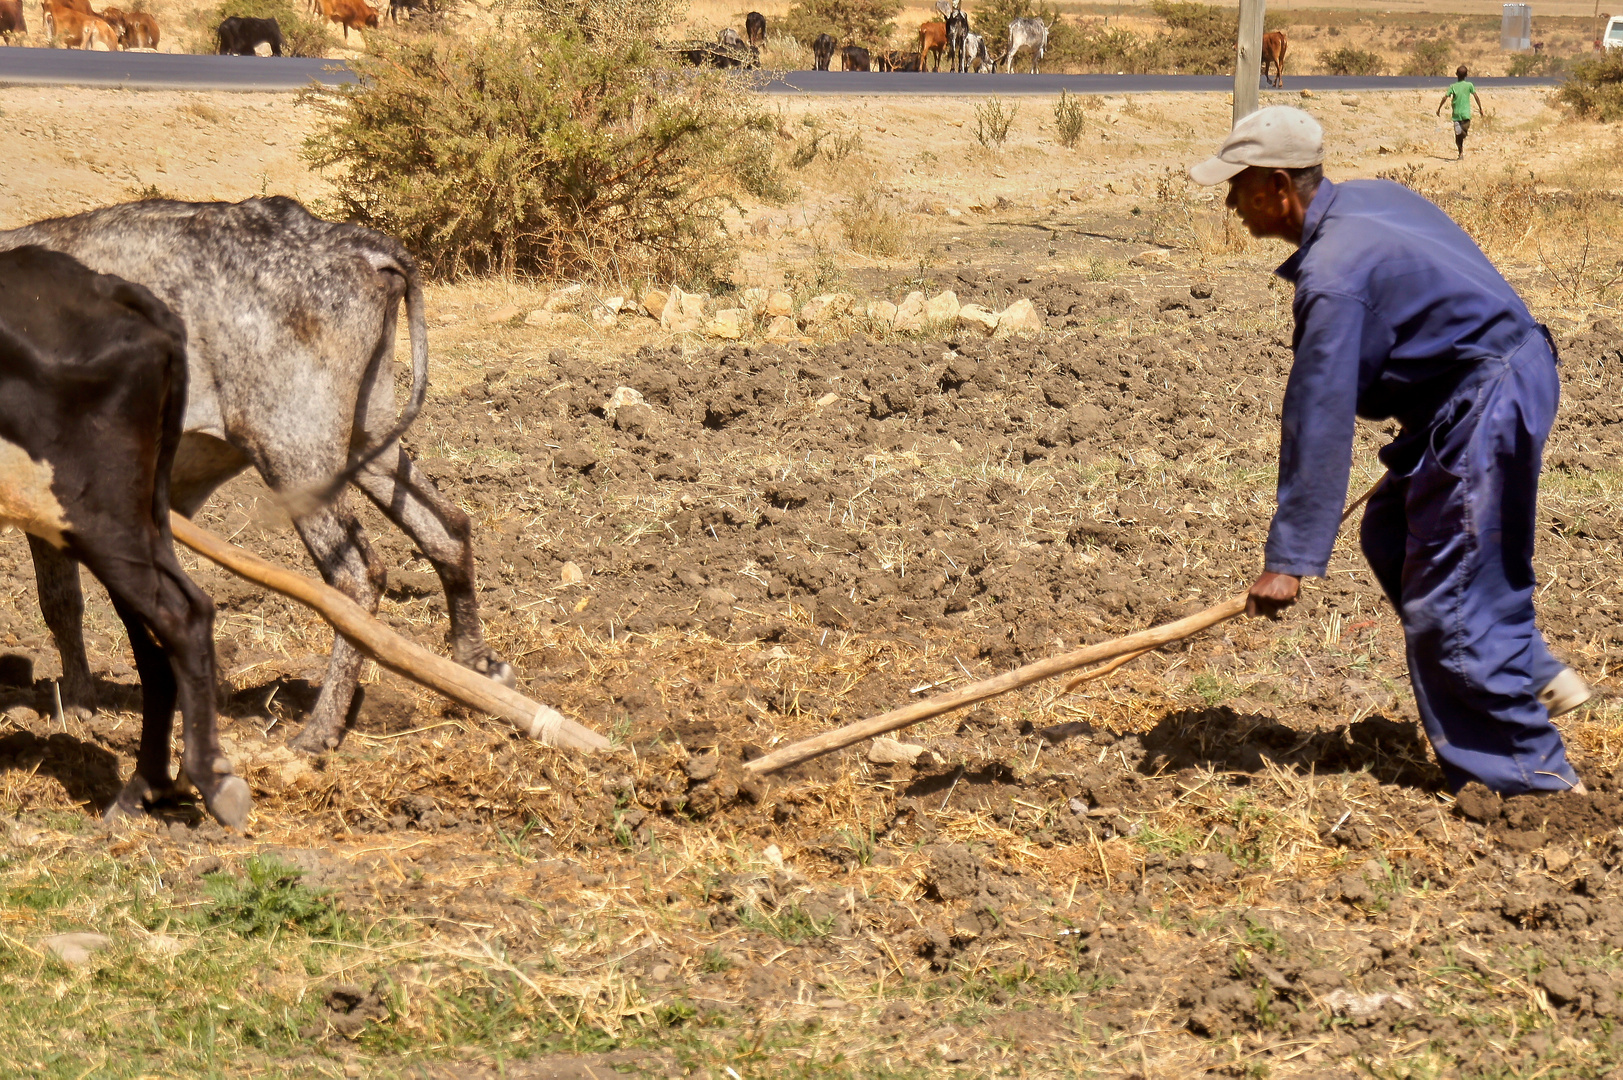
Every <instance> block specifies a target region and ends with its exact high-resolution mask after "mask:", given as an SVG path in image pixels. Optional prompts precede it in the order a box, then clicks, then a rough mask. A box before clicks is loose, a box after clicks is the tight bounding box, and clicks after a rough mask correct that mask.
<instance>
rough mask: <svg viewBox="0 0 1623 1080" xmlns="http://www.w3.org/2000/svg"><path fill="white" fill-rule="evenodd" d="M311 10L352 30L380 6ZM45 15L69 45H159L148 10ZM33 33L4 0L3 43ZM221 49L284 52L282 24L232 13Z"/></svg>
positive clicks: (63, 1)
mask: <svg viewBox="0 0 1623 1080" xmlns="http://www.w3.org/2000/svg"><path fill="white" fill-rule="evenodd" d="M421 4H422V0H389V12H388V13H389V17H390V18H391V19H393V20H395V21H397V22H398V21H399V19H400V14H401V12H403V11H404V12H408V13H409V12H410V11H411V10H413V9H415V8H418V7H420V6H421ZM308 12H309V14H310V15H311V16H312V17H314V16H316V15H318V14H319V15H320V17H321V18H322V19H324V20H325V21H327V22H331V23H336V24H338V25H339V26H341V27H343V28H344V39H345V40H346V41H347V40H348V39H349V32H350V31H351V30H364V29H370V28H374V27H376V26H377V25H378V9H377V8H374V7H372V6H371V5H370V4H368V3H367V2H366V0H309V5H308ZM40 18H41V21H42V22H43V23H44V26H45V36H46V38H47V40H49V41H51V42H52V43H54V44H56V45H59V46H61V47H63V48H68V49H94V48H102V49H106V50H108V51H110V52H114V51H117V50H120V49H156V48H157V47H158V22H157V20H156V19H154V18H153V17H152V16H151V15H150V14H149V13H147V12H145V11H123V10H121V9H119V8H115V7H106V8H102V9H101V10H100V11H95V10H93V9H92V8H91V6H90V0H40ZM27 33H28V22H27V19H26V17H25V15H24V13H23V0H0V41H4V42H6V44H8V45H9V44H11V43H12V40H11V39H12V37H13V36H14V35H21V34H27ZM214 36H215V40H216V43H217V49H216V51H217V52H218V53H219V54H220V55H222V56H252V55H254V51H255V49H256V48H257V47H258V46H260V45H267V46H269V47H270V51H271V55H273V56H281V55H282V47H283V41H282V28H281V26H280V25H278V24H277V22H276V20H275V19H255V18H248V17H244V16H232V17H231V18H229V19H226V20H225V21H223V22H222V23H220V25H219V26H218V27H216V28H215V31H214Z"/></svg>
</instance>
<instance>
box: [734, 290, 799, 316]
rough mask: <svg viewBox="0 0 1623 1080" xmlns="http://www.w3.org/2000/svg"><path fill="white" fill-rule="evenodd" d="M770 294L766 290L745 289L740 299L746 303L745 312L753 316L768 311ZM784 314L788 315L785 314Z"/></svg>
mask: <svg viewBox="0 0 1623 1080" xmlns="http://www.w3.org/2000/svg"><path fill="white" fill-rule="evenodd" d="M769 295H770V294H769V293H768V292H767V291H766V290H765V289H758V288H757V289H745V290H744V292H743V295H742V296H740V297H739V299H740V300H742V301H743V303H744V310H745V311H747V312H749V313H750V314H751V315H759V314H760V313H761V312H763V311H765V310H766V302H767V298H768V296H769ZM783 314H788V313H787V312H784V313H783Z"/></svg>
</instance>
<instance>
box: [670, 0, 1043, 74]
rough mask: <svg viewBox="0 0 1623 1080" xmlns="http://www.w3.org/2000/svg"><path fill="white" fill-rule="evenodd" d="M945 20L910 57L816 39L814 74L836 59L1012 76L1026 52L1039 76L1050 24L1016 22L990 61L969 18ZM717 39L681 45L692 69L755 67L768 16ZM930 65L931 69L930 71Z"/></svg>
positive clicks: (924, 29)
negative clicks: (714, 42) (701, 66)
mask: <svg viewBox="0 0 1623 1080" xmlns="http://www.w3.org/2000/svg"><path fill="white" fill-rule="evenodd" d="M942 6H944V5H942ZM943 16H944V17H943V18H940V19H935V20H932V21H931V22H927V23H924V24H922V25H921V26H920V27H919V38H918V48H917V50H915V51H911V52H907V51H902V50H899V49H883V50H874V49H868V48H865V47H864V46H861V45H856V44H850V45H841V44H840V43H839V41H838V40H837V39H835V37H834V36H833V35H831V34H819V35H817V37H816V38H815V39H814V40H813V41H812V46H811V48H812V70H814V71H829V70H831V69H832V66H833V63H834V57H835V55H836V54H837V55H838V56H839V58H840V70H841V71H940V70H941V64H942V61H943V59H944V60H945V61H946V64H947V70H949V71H957V72H970V71H974V72H987V71H995V70H997V65H998V64H1000V63H1001V64H1004V65H1005V69H1006V70H1007V71H1010V72H1012V71H1013V70H1014V58H1015V56H1017V55H1018V54H1019V53H1021V52H1030V54H1031V73H1032V74H1033V75H1035V74H1037V73H1038V72H1037V68H1038V64H1039V63H1040V62H1041V60H1042V58H1043V55H1044V53H1046V52H1047V51H1048V32H1049V31H1050V30H1051V29H1053V24H1052V23H1045V22H1043V21H1042V20H1041V19H1034V18H1023V19H1014V20H1013V21H1011V22H1010V23H1009V33H1008V42H1009V44H1008V47H1007V48H1005V49H1004V50H1003V52H1002V53H1000V54H998V55H997V56H996V57H993V56H991V55H990V54H989V52H988V49H987V45H986V39H985V38H984V37H982V36H981V35H980V34H977V33H975V32H973V31H972V30H971V29H970V26H969V16H968V15H965V14H964V13H963V12H962V11H961V10H959V9H958V8H957V7H956V6H955V7H954V8H953V9H952V10H951V11H950V12H946V11H944V12H943ZM716 40H717V44H718V45H719V46H720V48H719V49H718V48H712V47H707V46H705V45H704V44H703V43H690V44H687V45H683V46H681V51H682V53H683V55H684V56H686V58H687V59H688V61H689V62H690V63H694V64H713V65H715V66H717V67H738V66H749V67H757V66H759V64H760V61H761V49H762V48H764V47H765V45H766V16H764V15H762V14H761V13H760V12H759V11H752V12H750V13H749V15H747V16H746V17H745V19H744V34H743V35H742V36H740V34H739V33H738V31H737V30H734V29H733V28H732V27H730V26H729V27H727V28H726V29H725V30H723V31H722V32H721V33H720V35H718V37H717V39H716ZM932 60H933V61H934V65H935V66H934V67H928V66H927V65H928V64H929V63H930V62H931V61H932Z"/></svg>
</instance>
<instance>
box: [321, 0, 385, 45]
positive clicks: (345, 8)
mask: <svg viewBox="0 0 1623 1080" xmlns="http://www.w3.org/2000/svg"><path fill="white" fill-rule="evenodd" d="M321 14H323V15H324V16H326V17H327V21H328V22H335V23H337V24H338V25H340V26H342V27H343V28H344V40H345V41H348V40H349V32H350V31H351V30H360V29H362V28H365V27H373V28H375V27H376V26H377V25H378V13H377V9H376V8H374V7H372V6H371V5H370V4H368V3H366V0H321Z"/></svg>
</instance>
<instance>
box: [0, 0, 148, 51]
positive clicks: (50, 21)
mask: <svg viewBox="0 0 1623 1080" xmlns="http://www.w3.org/2000/svg"><path fill="white" fill-rule="evenodd" d="M39 8H40V20H41V22H43V23H44V24H45V35H46V37H47V38H49V39H50V40H51V41H53V42H55V43H57V44H59V45H62V46H64V47H66V48H69V49H89V48H94V47H95V46H98V45H99V46H101V47H102V48H104V49H107V50H108V51H109V52H114V51H117V50H119V49H156V48H157V47H158V21H157V20H156V19H154V18H153V17H152V16H151V15H150V14H148V13H147V12H145V11H124V10H122V9H120V8H116V7H108V8H102V9H101V10H100V11H93V10H92V9H91V7H90V0H40V5H39ZM26 33H28V22H27V19H26V18H25V17H24V15H23V5H22V0H0V40H3V41H5V42H6V43H7V44H8V45H9V44H10V43H11V38H12V36H13V35H14V34H26Z"/></svg>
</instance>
